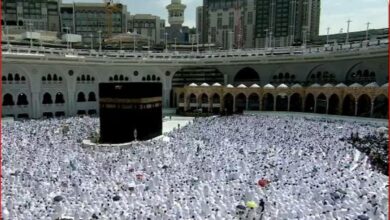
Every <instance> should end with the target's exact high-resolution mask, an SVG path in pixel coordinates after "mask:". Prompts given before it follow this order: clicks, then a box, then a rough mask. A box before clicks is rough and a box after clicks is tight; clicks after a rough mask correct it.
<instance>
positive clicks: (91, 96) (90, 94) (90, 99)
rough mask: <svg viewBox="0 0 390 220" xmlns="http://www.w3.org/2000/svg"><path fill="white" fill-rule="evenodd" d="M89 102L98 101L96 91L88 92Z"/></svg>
mask: <svg viewBox="0 0 390 220" xmlns="http://www.w3.org/2000/svg"><path fill="white" fill-rule="evenodd" d="M88 102H96V95H95V93H94V92H90V93H89V94H88Z"/></svg>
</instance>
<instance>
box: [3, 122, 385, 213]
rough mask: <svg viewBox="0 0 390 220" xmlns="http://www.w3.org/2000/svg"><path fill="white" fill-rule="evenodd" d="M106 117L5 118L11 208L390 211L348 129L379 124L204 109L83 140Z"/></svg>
mask: <svg viewBox="0 0 390 220" xmlns="http://www.w3.org/2000/svg"><path fill="white" fill-rule="evenodd" d="M64 125H66V126H67V127H69V129H66V130H65V129H64ZM98 128H99V121H98V119H97V118H89V117H84V118H76V117H75V118H66V119H48V120H27V121H23V122H18V121H16V122H13V123H7V124H3V125H2V131H3V135H2V151H3V152H2V153H3V161H2V184H3V187H2V213H3V214H2V216H3V219H5V220H8V219H21V220H23V219H75V220H76V219H77V220H79V219H88V220H89V219H104V220H106V219H107V220H108V219H125V220H128V219H137V220H147V219H151V220H154V219H156V220H168V219H171V220H176V219H199V220H206V219H210V220H223V219H226V220H228V219H248V220H253V219H255V220H259V219H281V220H283V219H321V220H323V219H349V220H355V219H375V220H381V219H383V220H384V219H387V213H388V211H387V210H388V208H387V207H388V205H387V204H388V202H387V201H388V185H387V183H388V179H387V178H388V177H387V176H385V175H383V174H381V173H379V172H377V171H375V170H374V169H373V168H372V167H371V165H370V163H369V162H368V157H367V156H366V155H364V154H363V153H360V152H359V151H358V150H356V149H355V148H354V147H353V146H352V145H351V144H350V143H348V142H346V141H341V140H340V139H341V138H343V137H347V136H349V135H350V134H351V132H358V133H359V135H373V134H374V133H375V130H376V127H375V126H374V125H370V124H361V123H358V122H343V121H334V122H331V121H318V120H307V119H305V118H302V117H293V116H230V117H209V118H196V119H195V120H194V121H193V122H191V123H190V124H188V125H187V126H184V127H181V128H179V129H175V130H174V131H172V132H170V133H169V134H167V135H166V137H164V138H160V139H155V140H150V141H144V142H133V143H132V144H131V146H130V147H127V148H117V147H112V148H96V149H90V148H83V147H82V143H81V140H83V139H86V138H88V136H89V135H90V134H91V133H93V132H95V131H96V130H97V129H98Z"/></svg>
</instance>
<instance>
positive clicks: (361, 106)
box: [357, 94, 371, 117]
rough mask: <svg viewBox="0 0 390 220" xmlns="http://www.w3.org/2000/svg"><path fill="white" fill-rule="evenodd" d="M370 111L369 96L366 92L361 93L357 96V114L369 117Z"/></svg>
mask: <svg viewBox="0 0 390 220" xmlns="http://www.w3.org/2000/svg"><path fill="white" fill-rule="evenodd" d="M370 113H371V98H370V97H369V96H368V95H367V94H363V95H361V96H360V97H359V98H358V107H357V116H361V117H370Z"/></svg>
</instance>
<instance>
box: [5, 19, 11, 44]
mask: <svg viewBox="0 0 390 220" xmlns="http://www.w3.org/2000/svg"><path fill="white" fill-rule="evenodd" d="M4 23H5V33H6V34H7V46H8V48H10V42H9V29H8V25H7V21H5V22H4Z"/></svg>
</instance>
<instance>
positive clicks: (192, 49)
mask: <svg viewBox="0 0 390 220" xmlns="http://www.w3.org/2000/svg"><path fill="white" fill-rule="evenodd" d="M191 52H194V35H193V34H191Z"/></svg>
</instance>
